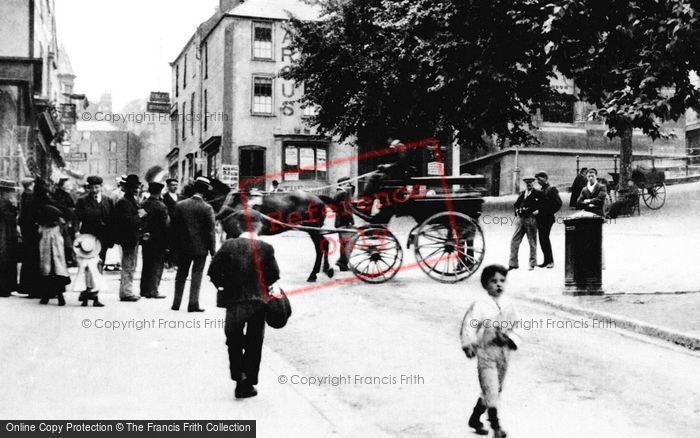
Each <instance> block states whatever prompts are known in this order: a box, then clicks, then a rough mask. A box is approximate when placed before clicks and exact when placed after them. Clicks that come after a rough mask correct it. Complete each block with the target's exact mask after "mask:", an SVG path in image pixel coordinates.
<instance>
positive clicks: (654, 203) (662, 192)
mask: <svg viewBox="0 0 700 438" xmlns="http://www.w3.org/2000/svg"><path fill="white" fill-rule="evenodd" d="M642 199H644V203H645V204H646V205H647V207H649V208H651V209H652V210H658V209H660V208H661V207H663V206H664V204H665V203H666V184H664V183H657V184H654V185H653V186H651V187H647V188H645V189H644V190H643V191H642Z"/></svg>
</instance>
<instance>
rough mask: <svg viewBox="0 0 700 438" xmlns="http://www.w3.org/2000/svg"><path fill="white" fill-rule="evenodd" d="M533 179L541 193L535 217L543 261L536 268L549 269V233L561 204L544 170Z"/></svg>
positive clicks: (551, 261)
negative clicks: (538, 209) (538, 210)
mask: <svg viewBox="0 0 700 438" xmlns="http://www.w3.org/2000/svg"><path fill="white" fill-rule="evenodd" d="M535 178H537V182H538V184H539V185H540V192H541V193H542V202H541V203H540V214H538V215H537V216H536V220H537V234H538V235H539V236H540V247H541V248H542V254H543V255H544V261H543V262H542V264H541V265H537V266H539V267H540V268H544V267H547V268H549V269H551V268H553V267H554V256H553V255H552V243H551V242H550V240H549V233H550V232H551V231H552V225H554V222H555V221H556V219H555V218H554V215H555V213H556V212H558V211H559V209H560V208H561V204H562V202H561V198H560V197H559V191H558V190H557V188H556V187H554V186H553V185H551V184H549V176H548V175H547V172H545V171H544V170H543V171H540V172H537V173H536V174H535Z"/></svg>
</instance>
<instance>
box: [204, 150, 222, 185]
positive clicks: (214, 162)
mask: <svg viewBox="0 0 700 438" xmlns="http://www.w3.org/2000/svg"><path fill="white" fill-rule="evenodd" d="M218 173H219V150H218V149H217V150H216V151H215V152H210V153H209V154H208V155H207V176H209V177H210V178H216V177H217V176H218Z"/></svg>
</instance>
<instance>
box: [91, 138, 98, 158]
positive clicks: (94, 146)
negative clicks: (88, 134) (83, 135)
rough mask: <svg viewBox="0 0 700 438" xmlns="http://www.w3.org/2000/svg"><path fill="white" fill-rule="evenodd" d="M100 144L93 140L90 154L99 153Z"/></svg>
mask: <svg viewBox="0 0 700 438" xmlns="http://www.w3.org/2000/svg"><path fill="white" fill-rule="evenodd" d="M98 146H99V145H98V144H97V142H96V141H94V140H93V141H92V142H90V155H92V154H96V153H97V148H98Z"/></svg>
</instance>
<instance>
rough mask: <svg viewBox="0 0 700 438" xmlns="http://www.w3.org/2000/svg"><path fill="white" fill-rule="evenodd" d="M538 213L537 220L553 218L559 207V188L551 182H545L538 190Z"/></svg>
mask: <svg viewBox="0 0 700 438" xmlns="http://www.w3.org/2000/svg"><path fill="white" fill-rule="evenodd" d="M540 195H541V201H540V213H539V214H538V215H537V220H538V221H540V220H550V221H552V220H554V215H555V213H556V212H558V211H559V209H560V208H561V204H562V202H561V197H559V190H557V188H556V187H554V186H553V185H551V184H547V185H546V186H544V187H543V188H542V190H540Z"/></svg>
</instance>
